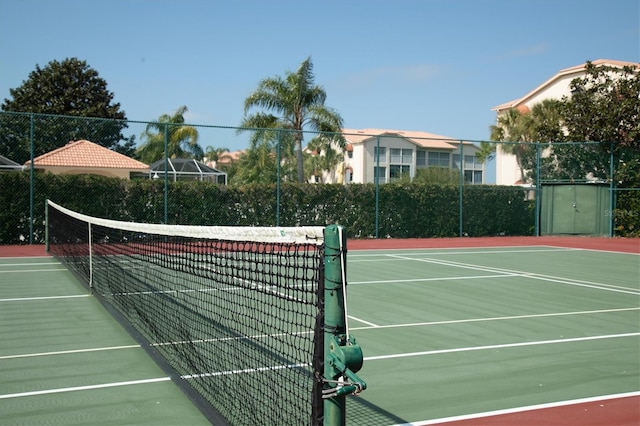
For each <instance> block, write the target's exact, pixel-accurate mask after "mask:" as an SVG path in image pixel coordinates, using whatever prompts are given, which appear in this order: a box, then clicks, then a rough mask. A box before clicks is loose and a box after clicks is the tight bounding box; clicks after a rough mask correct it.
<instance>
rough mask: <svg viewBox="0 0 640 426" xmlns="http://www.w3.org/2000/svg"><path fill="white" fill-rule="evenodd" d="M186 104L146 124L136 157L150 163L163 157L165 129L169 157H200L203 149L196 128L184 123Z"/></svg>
mask: <svg viewBox="0 0 640 426" xmlns="http://www.w3.org/2000/svg"><path fill="white" fill-rule="evenodd" d="M185 112H187V107H186V106H181V107H180V108H178V109H177V110H176V112H174V113H173V115H169V114H163V115H161V116H160V118H158V121H157V122H153V123H149V124H147V128H146V129H145V131H144V133H143V134H142V140H143V141H144V142H143V144H142V145H141V146H140V148H138V158H140V161H143V162H145V163H147V164H152V163H154V162H156V161H158V160H160V159H162V158H164V154H165V153H164V146H165V141H164V140H165V129H166V132H167V136H168V140H167V149H168V152H167V156H168V157H169V158H195V159H198V160H200V159H202V157H203V155H204V151H203V150H202V147H200V145H198V129H196V128H195V127H193V126H190V125H187V124H184V113H185Z"/></svg>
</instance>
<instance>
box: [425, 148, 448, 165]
mask: <svg viewBox="0 0 640 426" xmlns="http://www.w3.org/2000/svg"><path fill="white" fill-rule="evenodd" d="M427 165H428V166H429V167H447V168H448V167H449V153H448V152H429V153H428V160H427Z"/></svg>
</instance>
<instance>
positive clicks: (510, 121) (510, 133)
mask: <svg viewBox="0 0 640 426" xmlns="http://www.w3.org/2000/svg"><path fill="white" fill-rule="evenodd" d="M490 130H491V140H492V141H496V142H503V143H501V144H500V149H501V150H502V152H504V153H506V154H512V155H514V156H515V157H516V162H517V164H518V168H519V169H520V178H521V180H522V181H523V182H525V181H526V179H527V174H526V170H527V169H526V165H525V158H526V157H527V156H530V155H531V153H532V150H533V151H535V150H536V148H535V146H534V145H531V144H528V143H526V142H531V141H532V138H531V133H532V132H531V120H530V119H528V118H527V117H526V115H525V114H523V113H521V112H520V111H518V110H517V109H516V108H511V109H509V110H507V111H506V112H505V113H504V114H502V115H500V116H498V120H497V122H496V124H495V125H493V126H491V127H490ZM488 146H490V145H489V144H486V143H485V145H484V148H481V150H483V149H484V150H485V151H486V149H487V147H488ZM493 147H495V145H493ZM481 152H482V151H481Z"/></svg>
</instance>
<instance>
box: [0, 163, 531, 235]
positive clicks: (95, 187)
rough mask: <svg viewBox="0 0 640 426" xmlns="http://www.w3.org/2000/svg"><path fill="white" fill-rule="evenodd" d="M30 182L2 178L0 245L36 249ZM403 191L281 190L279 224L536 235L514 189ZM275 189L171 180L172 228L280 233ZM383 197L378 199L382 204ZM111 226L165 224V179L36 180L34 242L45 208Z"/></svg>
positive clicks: (405, 186) (527, 205)
mask: <svg viewBox="0 0 640 426" xmlns="http://www.w3.org/2000/svg"><path fill="white" fill-rule="evenodd" d="M29 188H30V176H29V173H28V172H23V173H1V174H0V203H1V204H0V205H1V206H2V209H0V243H1V244H19V243H28V242H29V232H30V231H29V217H30V212H29V206H30V203H29V194H30V191H29ZM459 189H460V188H459V187H458V186H455V185H449V186H447V185H427V184H412V183H398V184H386V185H380V186H379V187H377V188H376V186H375V185H373V184H353V185H330V184H327V185H313V184H303V185H300V184H282V185H281V191H280V211H279V215H280V222H279V224H280V226H297V225H326V224H329V223H340V224H342V225H344V226H346V228H347V231H348V233H349V236H350V237H353V238H372V237H379V238H428V237H455V236H459V235H460V221H461V218H462V230H463V234H464V235H468V236H490V235H533V234H534V230H535V226H534V221H535V212H534V207H535V206H534V203H533V202H532V201H526V200H525V194H524V191H523V190H522V189H520V188H517V187H496V186H464V192H463V197H462V199H463V205H462V207H463V209H462V215H461V214H460V213H461V211H460V192H459ZM276 194H277V191H276V186H275V185H251V186H219V185H215V184H211V183H205V182H197V181H186V182H185V181H182V182H171V183H170V184H169V187H168V195H169V197H168V200H169V202H168V219H169V220H168V222H169V223H172V224H192V225H235V226H275V225H276V217H277V214H278V212H277V208H276V201H277V195H276ZM376 194H377V195H378V198H377V199H378V201H377V202H376ZM46 199H51V200H52V201H54V202H56V203H58V204H60V205H63V206H65V207H68V208H70V209H72V210H75V211H78V212H81V213H85V214H88V215H92V216H98V217H104V218H109V219H117V220H126V221H134V222H146V223H162V222H163V221H164V182H163V181H162V180H156V181H154V180H131V181H127V180H121V179H114V178H107V177H102V176H93V175H51V174H44V173H36V174H35V175H34V222H33V228H34V242H37V243H42V242H43V241H44V205H45V200H46Z"/></svg>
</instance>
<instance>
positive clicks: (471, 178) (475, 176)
mask: <svg viewBox="0 0 640 426" xmlns="http://www.w3.org/2000/svg"><path fill="white" fill-rule="evenodd" d="M464 183H471V184H476V185H477V184H482V171H480V170H465V171H464Z"/></svg>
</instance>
